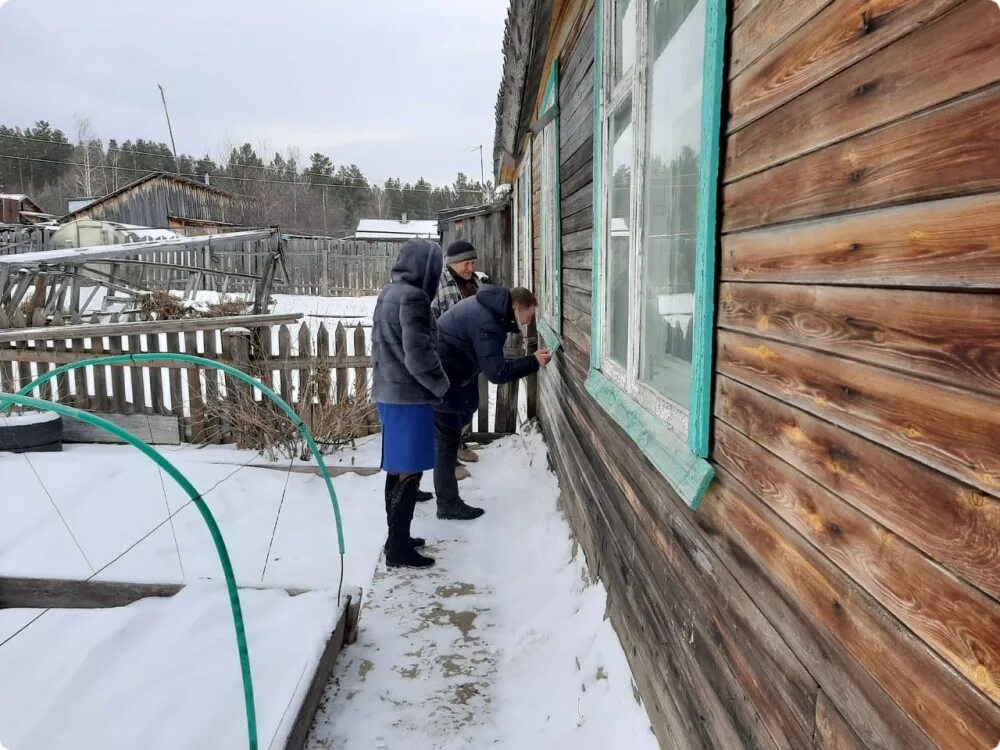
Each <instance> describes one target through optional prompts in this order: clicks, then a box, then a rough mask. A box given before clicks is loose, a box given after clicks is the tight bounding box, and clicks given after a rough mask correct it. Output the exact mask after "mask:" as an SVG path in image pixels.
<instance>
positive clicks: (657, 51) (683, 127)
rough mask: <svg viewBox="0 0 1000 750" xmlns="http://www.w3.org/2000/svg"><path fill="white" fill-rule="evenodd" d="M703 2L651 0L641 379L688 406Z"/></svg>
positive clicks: (694, 264) (698, 152)
mask: <svg viewBox="0 0 1000 750" xmlns="http://www.w3.org/2000/svg"><path fill="white" fill-rule="evenodd" d="M705 6H706V0H697V1H696V0H653V2H652V3H651V5H650V15H649V37H648V38H649V75H648V81H649V83H648V86H649V89H648V92H647V102H648V112H647V116H646V121H647V134H648V136H647V137H648V145H647V149H646V153H647V161H646V168H645V170H644V175H643V177H644V182H645V184H644V190H645V191H646V192H645V196H644V197H645V202H644V213H645V217H644V221H645V229H646V232H645V243H644V245H645V246H644V247H643V263H644V265H643V270H642V276H643V279H642V337H641V341H640V354H639V377H640V379H641V380H643V381H644V382H646V383H648V384H649V385H651V386H652V387H653V388H654V389H656V390H657V391H658V392H659V393H661V394H663V395H664V396H666V397H668V398H670V399H671V400H673V401H675V402H676V403H677V404H679V405H681V406H683V407H684V408H689V403H690V392H691V343H692V328H693V317H694V316H693V313H694V279H695V267H696V257H695V256H696V246H697V240H698V182H699V166H700V158H699V156H700V144H701V99H702V85H701V84H702V80H701V79H702V52H703V49H704V39H705Z"/></svg>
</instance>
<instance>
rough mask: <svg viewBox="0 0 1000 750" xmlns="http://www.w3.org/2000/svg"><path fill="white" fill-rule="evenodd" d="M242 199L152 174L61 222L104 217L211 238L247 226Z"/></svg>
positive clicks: (163, 175) (171, 177)
mask: <svg viewBox="0 0 1000 750" xmlns="http://www.w3.org/2000/svg"><path fill="white" fill-rule="evenodd" d="M247 209H248V203H247V200H246V199H245V198H243V197H242V196H238V195H234V194H233V193H229V192H227V191H225V190H220V189H219V188H217V187H211V186H210V185H205V184H202V183H200V182H197V181H196V180H189V179H187V178H184V177H178V176H177V175H172V174H167V173H165V172H152V173H150V174H148V175H146V176H145V177H142V178H141V179H138V180H136V181H135V182H133V183H130V184H128V185H126V186H125V187H123V188H120V189H118V190H115V191H114V192H113V193H109V194H108V195H105V196H104V197H103V198H95V199H93V200H91V201H90V202H88V203H86V204H85V205H82V206H80V207H79V208H76V209H75V210H71V211H70V213H68V214H66V216H64V217H62V219H60V222H61V223H68V222H71V221H76V220H77V219H99V220H101V221H112V222H117V223H120V224H130V225H135V226H143V227H154V228H159V229H176V230H181V231H183V230H185V229H189V228H197V229H198V230H200V231H203V232H204V233H205V234H216V233H218V232H226V231H230V230H233V229H237V228H239V227H242V226H246V225H247V219H246V215H247Z"/></svg>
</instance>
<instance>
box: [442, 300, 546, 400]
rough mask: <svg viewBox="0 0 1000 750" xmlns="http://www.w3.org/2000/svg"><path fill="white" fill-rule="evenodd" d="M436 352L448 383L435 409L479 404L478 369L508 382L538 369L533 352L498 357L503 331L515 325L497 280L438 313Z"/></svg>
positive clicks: (504, 338)
mask: <svg viewBox="0 0 1000 750" xmlns="http://www.w3.org/2000/svg"><path fill="white" fill-rule="evenodd" d="M438 327H439V328H440V339H439V341H438V354H440V355H441V362H442V364H443V365H444V371H445V373H446V374H447V375H448V379H449V380H450V381H451V387H450V388H449V389H448V392H447V393H446V394H445V397H444V400H443V401H442V402H441V403H440V404H438V406H437V409H438V410H439V411H444V412H451V413H455V414H463V415H466V416H468V415H470V414H472V413H473V412H475V411H476V409H478V408H479V384H478V382H477V380H478V376H479V373H480V372H483V373H485V374H486V377H487V378H488V379H489V381H490V382H491V383H509V382H511V381H512V380H517V379H518V378H523V377H526V376H528V375H531V374H532V373H534V372H538V360H537V359H535V357H534V356H528V357H520V358H518V359H509V360H508V359H504V356H503V347H504V343H506V341H507V335H508V334H510V333H517V332H518V330H519V328H518V325H517V319H516V318H515V317H514V308H513V305H512V304H511V299H510V292H509V291H508V290H507V289H504V288H503V287H499V286H489V285H483V286H482V287H481V288H480V290H479V291H478V292H477V293H476V296H475V297H468V298H467V299H464V300H462V301H461V302H459V303H458V304H457V305H454V306H453V307H452V308H450V309H449V310H448V311H447V312H446V313H445V314H444V315H442V316H441V317H440V318H438Z"/></svg>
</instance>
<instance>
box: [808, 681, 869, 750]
mask: <svg viewBox="0 0 1000 750" xmlns="http://www.w3.org/2000/svg"><path fill="white" fill-rule="evenodd" d="M813 742H814V745H815V748H816V750H867V748H866V747H865V745H864V743H863V742H862V741H861V740H860V739H859V738H858V735H857V734H855V733H854V730H853V729H851V725H850V724H848V723H847V721H846V720H845V719H844V717H843V716H841V714H840V711H838V710H837V707H836V706H835V705H833V702H832V701H831V700H830V699H829V698H828V697H827V695H826V693H824V692H822V691H820V693H819V697H818V699H817V700H816V733H815V735H814V740H813Z"/></svg>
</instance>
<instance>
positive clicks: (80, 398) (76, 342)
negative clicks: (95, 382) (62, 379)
mask: <svg viewBox="0 0 1000 750" xmlns="http://www.w3.org/2000/svg"><path fill="white" fill-rule="evenodd" d="M70 348H71V349H72V350H73V353H74V354H76V355H78V356H86V357H88V358H91V357H93V356H94V355H93V354H91V353H90V352H87V350H86V347H85V346H84V342H83V339H73V340H72V341H71V342H70ZM90 369H91V368H89V367H80V368H77V369H76V370H73V389H74V391H75V396H74V397H73V406H75V407H76V408H77V409H94V408H96V406H97V405H96V404H94V403H93V401H92V399H91V397H90V388H89V387H88V382H87V372H88V370H90ZM2 370H3V363H2V362H0V371H2Z"/></svg>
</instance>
